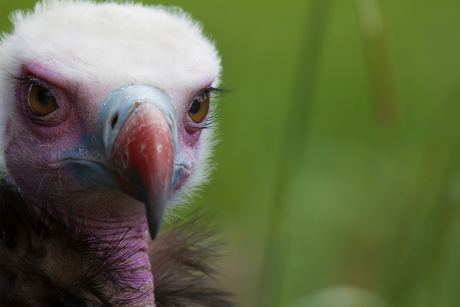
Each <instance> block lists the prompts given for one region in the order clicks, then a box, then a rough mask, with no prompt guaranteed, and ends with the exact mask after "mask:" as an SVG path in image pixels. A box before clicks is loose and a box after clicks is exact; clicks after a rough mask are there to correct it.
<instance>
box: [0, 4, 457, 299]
mask: <svg viewBox="0 0 460 307" xmlns="http://www.w3.org/2000/svg"><path fill="white" fill-rule="evenodd" d="M0 1H1V6H0V16H1V17H0V30H2V31H4V32H5V31H10V30H11V25H10V23H9V21H8V17H7V16H8V14H9V12H11V11H12V10H15V9H30V8H32V7H33V6H34V3H35V1H34V0H15V1H10V0H0ZM144 3H154V2H153V1H144ZM155 3H158V2H155ZM162 4H165V5H176V6H180V7H182V8H184V9H185V10H186V11H188V12H190V13H191V14H192V15H193V16H194V17H195V18H196V19H198V20H201V21H202V23H203V24H204V28H205V32H206V33H207V34H208V35H210V36H211V37H212V38H213V40H215V41H216V43H217V47H218V49H219V50H220V52H221V55H222V60H223V67H224V76H223V88H225V89H230V90H233V92H232V93H231V94H228V95H225V96H224V97H223V98H222V99H221V100H220V107H221V112H222V116H221V119H220V124H219V132H220V138H221V140H222V141H221V142H220V143H219V144H218V146H217V150H216V158H215V160H216V161H217V163H218V168H217V170H216V171H215V172H214V178H213V180H212V183H211V184H210V185H209V186H207V187H206V188H205V189H204V191H203V192H202V193H201V197H200V198H197V199H195V201H194V202H193V205H191V206H190V208H189V209H186V210H182V211H181V212H180V214H181V215H186V214H187V211H188V210H193V208H195V207H200V208H204V210H205V211H206V210H211V211H212V212H215V213H216V219H217V221H218V222H217V223H218V224H219V225H220V226H221V229H222V236H223V237H224V238H225V239H226V240H227V241H228V242H229V244H228V245H227V247H226V250H225V252H224V253H225V255H226V256H225V257H223V259H222V263H221V265H222V267H223V271H224V273H223V276H222V282H223V284H224V286H225V287H226V288H228V289H230V290H232V291H234V292H235V293H236V294H237V295H236V296H235V301H237V302H239V306H241V307H246V306H248V307H249V306H264V307H265V306H267V307H268V306H290V307H294V306H295V307H302V306H343V307H345V306H446V307H448V306H449V307H450V306H460V173H459V170H460V168H459V163H458V162H459V161H460V151H459V149H460V147H459V140H460V120H459V118H460V1H458V0H436V1H435V0H432V1H427V0H404V1H401V0H388V1H377V0H357V1H351V0H340V1H339V0H337V1H331V0H310V1H295V0H289V1H243V0H233V1H210V0H197V1H186V0H167V1H163V2H162Z"/></svg>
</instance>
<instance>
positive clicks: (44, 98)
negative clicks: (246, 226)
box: [0, 0, 221, 306]
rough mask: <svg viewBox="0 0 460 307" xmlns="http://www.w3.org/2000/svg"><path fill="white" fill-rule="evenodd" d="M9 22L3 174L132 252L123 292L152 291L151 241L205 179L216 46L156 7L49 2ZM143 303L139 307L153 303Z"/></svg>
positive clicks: (27, 195)
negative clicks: (165, 218) (127, 289)
mask: <svg viewBox="0 0 460 307" xmlns="http://www.w3.org/2000/svg"><path fill="white" fill-rule="evenodd" d="M12 20H13V23H14V30H13V32H12V33H11V34H8V35H4V36H3V39H2V41H1V45H0V70H1V72H0V93H1V95H0V104H1V108H2V112H1V136H2V139H1V142H2V143H1V144H2V148H3V153H4V160H5V166H6V170H7V173H8V176H9V177H10V178H11V179H12V181H13V182H14V183H15V184H16V185H17V187H18V189H19V190H20V192H21V195H22V197H23V198H24V199H25V201H27V202H30V203H33V204H34V206H35V207H36V209H37V210H41V209H40V208H43V207H44V208H45V210H48V211H53V212H57V213H59V215H60V216H62V217H64V218H69V219H71V220H72V221H73V223H77V224H80V225H84V227H89V228H91V231H90V232H91V235H92V236H95V237H97V238H98V240H99V241H98V242H108V243H107V245H108V248H110V249H114V248H118V247H120V248H121V247H123V248H125V249H126V248H131V249H133V250H134V252H131V253H130V254H129V255H130V256H129V257H128V256H125V257H124V258H123V263H124V266H125V268H126V274H127V275H130V276H131V277H130V278H126V280H127V282H126V283H127V284H129V285H130V286H131V287H132V288H133V289H139V288H142V289H147V290H148V289H153V284H154V283H153V280H154V277H152V274H151V272H150V263H149V258H148V256H147V252H148V245H147V241H148V234H150V237H151V238H152V239H154V238H155V237H156V235H157V233H158V231H159V228H160V225H161V222H162V219H163V215H164V213H165V210H166V211H167V210H168V208H169V207H171V206H172V205H174V204H177V203H180V202H181V201H182V200H183V199H184V197H186V196H188V195H190V194H191V193H193V190H194V189H195V188H196V187H199V186H201V185H202V184H203V182H204V181H205V180H206V177H207V173H208V165H209V163H208V157H209V156H210V153H211V150H212V145H213V138H212V136H213V129H212V122H213V111H214V107H213V106H212V104H211V100H213V99H212V97H213V95H214V93H215V92H216V91H218V85H219V76H220V72H221V66H220V58H219V55H218V52H217V51H216V48H215V46H214V44H213V43H211V42H210V40H209V39H208V38H206V37H205V36H204V35H203V33H202V27H201V25H200V24H199V23H197V22H195V21H193V20H192V19H191V17H190V16H189V15H188V14H186V13H184V12H183V11H181V10H180V9H175V8H165V7H161V6H142V5H140V4H120V3H94V2H91V1H84V0H74V1H72V0H68V1H67V0H45V1H43V2H41V3H38V4H37V5H36V7H35V10H34V11H33V12H29V13H23V12H16V13H15V14H13V15H12ZM69 215H71V216H69ZM81 227H83V226H81ZM105 239H107V240H105ZM114 239H116V240H115V241H116V242H117V243H116V247H114V246H112V245H113V244H114V243H113V242H114ZM110 244H112V245H110ZM99 248H100V246H99ZM124 276H125V275H124ZM143 293H147V294H146V295H145V297H144V300H143V303H142V304H141V305H142V306H150V305H153V304H154V303H153V302H154V298H153V294H151V293H150V294H148V291H144V292H143Z"/></svg>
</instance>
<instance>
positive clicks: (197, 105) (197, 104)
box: [189, 99, 201, 114]
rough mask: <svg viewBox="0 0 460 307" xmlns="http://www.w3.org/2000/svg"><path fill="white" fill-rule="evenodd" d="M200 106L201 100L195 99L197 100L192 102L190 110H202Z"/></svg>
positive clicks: (193, 111)
mask: <svg viewBox="0 0 460 307" xmlns="http://www.w3.org/2000/svg"><path fill="white" fill-rule="evenodd" d="M200 107H201V102H199V101H198V99H195V101H194V102H193V103H192V107H191V108H190V110H189V112H190V113H192V114H195V113H197V112H198V111H199V110H200Z"/></svg>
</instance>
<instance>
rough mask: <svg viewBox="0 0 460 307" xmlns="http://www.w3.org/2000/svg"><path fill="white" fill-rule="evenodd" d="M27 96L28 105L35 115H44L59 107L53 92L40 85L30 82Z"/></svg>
mask: <svg viewBox="0 0 460 307" xmlns="http://www.w3.org/2000/svg"><path fill="white" fill-rule="evenodd" d="M28 97H29V106H30V108H31V109H32V112H34V113H35V115H37V116H46V115H48V114H50V113H52V112H54V111H56V110H57V109H58V108H59V106H58V104H57V102H56V97H54V95H53V93H51V91H49V90H47V89H46V88H44V87H42V86H40V85H37V84H31V85H30V87H29V95H28Z"/></svg>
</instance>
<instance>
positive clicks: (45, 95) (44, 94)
mask: <svg viewBox="0 0 460 307" xmlns="http://www.w3.org/2000/svg"><path fill="white" fill-rule="evenodd" d="M37 98H38V101H39V102H40V103H41V104H45V105H46V104H48V103H49V102H50V100H51V95H50V92H49V91H47V90H45V89H41V90H40V91H39V92H38V97H37Z"/></svg>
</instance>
